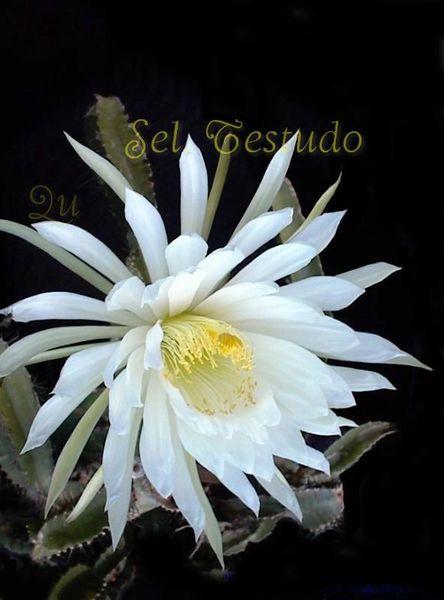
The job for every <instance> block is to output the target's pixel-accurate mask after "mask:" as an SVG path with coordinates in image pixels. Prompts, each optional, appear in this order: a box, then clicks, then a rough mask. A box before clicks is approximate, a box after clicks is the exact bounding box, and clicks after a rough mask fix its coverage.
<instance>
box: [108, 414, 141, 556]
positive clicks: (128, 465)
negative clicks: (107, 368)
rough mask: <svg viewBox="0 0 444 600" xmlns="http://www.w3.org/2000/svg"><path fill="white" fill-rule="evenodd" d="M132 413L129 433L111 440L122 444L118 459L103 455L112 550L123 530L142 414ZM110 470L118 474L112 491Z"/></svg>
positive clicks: (129, 498) (129, 497)
mask: <svg viewBox="0 0 444 600" xmlns="http://www.w3.org/2000/svg"><path fill="white" fill-rule="evenodd" d="M133 411H134V417H133V420H132V426H131V431H130V433H129V434H128V435H126V436H122V435H121V436H117V435H116V436H113V437H114V439H113V440H111V441H112V442H114V443H115V441H116V440H115V438H116V437H118V438H120V439H121V440H123V442H124V443H123V444H122V446H120V447H119V449H120V451H121V452H120V456H119V458H118V459H117V460H114V462H113V461H112V460H109V457H105V452H104V455H103V472H104V480H105V487H106V493H107V511H108V521H109V526H110V530H111V539H112V545H113V549H114V550H115V549H116V547H117V544H118V543H119V540H120V538H121V536H122V533H123V530H124V529H125V525H126V521H127V515H128V509H129V505H130V500H131V483H132V476H133V469H134V467H133V465H134V451H135V447H136V442H137V436H138V433H139V428H140V420H141V414H142V411H141V409H133ZM110 431H111V428H110ZM108 437H109V433H108V436H107V439H106V442H105V446H106V445H107V442H108ZM113 458H114V459H116V458H117V457H116V455H114V456H113ZM117 463H119V464H117ZM112 468H115V469H116V470H117V471H118V474H119V479H118V480H116V479H114V483H115V482H116V481H118V485H117V486H116V487H115V488H113V489H111V488H109V487H108V485H107V483H109V477H108V473H109V470H110V469H112Z"/></svg>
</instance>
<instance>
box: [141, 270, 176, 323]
mask: <svg viewBox="0 0 444 600" xmlns="http://www.w3.org/2000/svg"><path fill="white" fill-rule="evenodd" d="M173 281H174V276H173V275H170V276H168V277H165V278H164V279H158V280H157V281H155V282H154V283H151V284H150V285H147V286H146V288H145V291H144V292H143V296H142V306H144V305H146V304H147V305H148V307H149V309H150V310H151V311H152V312H153V314H155V315H156V317H157V318H158V319H164V318H165V317H167V316H168V314H169V310H170V304H169V298H168V290H169V289H170V287H171V285H172V283H173Z"/></svg>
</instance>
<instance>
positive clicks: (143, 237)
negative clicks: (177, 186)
mask: <svg viewBox="0 0 444 600" xmlns="http://www.w3.org/2000/svg"><path fill="white" fill-rule="evenodd" d="M125 218H126V220H127V221H128V223H129V225H130V227H131V229H132V230H133V232H134V235H135V236H136V238H137V241H138V243H139V246H140V249H141V251H142V254H143V258H144V259H145V263H146V266H147V269H148V272H149V275H150V278H151V281H156V280H157V279H161V278H162V277H166V276H167V275H168V266H167V263H166V258H165V248H166V247H167V244H168V240H167V235H166V231H165V225H164V223H163V220H162V217H161V216H160V214H159V211H158V210H157V209H156V208H155V207H154V206H153V205H152V204H151V202H149V201H148V200H146V198H144V197H143V196H141V195H140V194H138V193H137V192H133V191H132V190H127V192H126V205H125Z"/></svg>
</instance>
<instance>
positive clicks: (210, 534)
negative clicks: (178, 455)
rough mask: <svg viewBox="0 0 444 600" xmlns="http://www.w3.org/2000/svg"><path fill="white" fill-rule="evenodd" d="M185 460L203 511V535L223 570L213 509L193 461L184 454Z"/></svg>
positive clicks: (221, 550) (220, 542) (221, 551)
mask: <svg viewBox="0 0 444 600" xmlns="http://www.w3.org/2000/svg"><path fill="white" fill-rule="evenodd" d="M185 460H186V462H187V466H188V469H189V473H190V478H191V482H192V484H193V487H194V490H195V492H196V494H197V497H198V499H199V501H200V504H201V507H202V509H203V511H204V515H205V529H204V531H205V535H206V536H207V539H208V542H209V544H210V546H211V548H212V549H213V552H214V553H215V555H216V556H217V559H218V561H219V563H220V566H221V567H222V569H223V568H224V554H223V546H222V535H221V533H220V529H219V523H218V522H217V519H216V517H215V515H214V512H213V509H212V508H211V504H210V502H209V500H208V498H207V495H206V494H205V492H204V489H203V487H202V483H201V482H200V479H199V474H198V472H197V467H196V462H195V461H194V460H193V458H192V457H191V456H189V455H188V454H186V453H185Z"/></svg>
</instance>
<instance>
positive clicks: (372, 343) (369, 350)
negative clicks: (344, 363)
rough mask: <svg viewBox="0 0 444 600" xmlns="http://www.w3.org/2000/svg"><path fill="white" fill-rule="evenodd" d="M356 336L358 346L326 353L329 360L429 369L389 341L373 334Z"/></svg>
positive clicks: (358, 332)
mask: <svg viewBox="0 0 444 600" xmlns="http://www.w3.org/2000/svg"><path fill="white" fill-rule="evenodd" d="M356 336H357V338H358V341H359V344H358V345H357V346H354V347H353V348H349V349H345V348H344V349H343V350H342V351H341V350H340V349H339V348H338V350H336V351H332V352H326V353H325V354H326V355H327V356H329V357H331V358H337V359H339V360H350V361H353V362H366V363H367V362H368V363H390V364H396V365H408V366H410V367H421V368H423V369H428V370H430V367H428V366H427V365H425V364H424V363H422V362H421V361H419V360H418V359H416V358H415V357H414V356H412V355H411V354H408V353H407V352H404V351H403V350H400V349H399V348H398V346H395V344H393V343H392V342H389V340H386V339H385V338H383V337H381V336H380V335H376V334H374V333H364V332H360V331H357V332H356Z"/></svg>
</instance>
